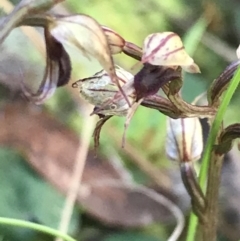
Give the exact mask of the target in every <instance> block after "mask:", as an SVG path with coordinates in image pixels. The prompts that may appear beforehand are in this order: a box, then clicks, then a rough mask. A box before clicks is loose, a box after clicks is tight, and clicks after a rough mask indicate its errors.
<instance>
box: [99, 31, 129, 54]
mask: <svg viewBox="0 0 240 241" xmlns="http://www.w3.org/2000/svg"><path fill="white" fill-rule="evenodd" d="M102 29H103V31H104V33H105V35H106V36H107V41H108V44H109V46H110V50H111V54H118V53H121V52H122V50H123V47H124V45H125V40H124V38H122V37H121V36H120V35H119V34H118V33H117V32H115V31H114V30H112V29H110V28H108V27H105V26H102Z"/></svg>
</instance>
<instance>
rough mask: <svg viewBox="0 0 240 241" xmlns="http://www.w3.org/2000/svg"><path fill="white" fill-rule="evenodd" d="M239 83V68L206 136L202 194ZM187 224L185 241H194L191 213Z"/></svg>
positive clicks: (201, 184)
mask: <svg viewBox="0 0 240 241" xmlns="http://www.w3.org/2000/svg"><path fill="white" fill-rule="evenodd" d="M239 82H240V68H238V69H237V71H236V73H235V75H234V77H233V79H232V80H231V81H230V83H229V87H228V89H227V90H226V92H225V94H224V97H223V99H222V102H221V104H220V106H219V109H218V112H217V114H216V117H215V119H214V121H213V124H212V128H211V130H210V133H209V136H208V139H207V143H206V146H205V151H204V154H203V158H202V165H201V170H200V175H199V184H200V187H201V188H202V190H203V192H204V193H205V191H206V182H207V174H208V167H209V160H210V157H211V152H212V148H213V146H214V144H215V141H216V139H217V135H218V131H219V129H220V127H221V123H222V120H223V116H224V114H225V112H226V109H227V107H228V104H229V102H230V100H231V98H232V96H233V94H234V92H235V91H236V88H237V86H238V84H239ZM213 172H214V170H213ZM210 178H211V176H210ZM213 178H214V177H213ZM210 184H211V181H210ZM211 185H212V184H211ZM207 201H208V202H209V201H210V203H211V200H207ZM214 215H215V214H214ZM189 222H190V223H189V226H188V234H187V239H186V241H195V233H196V230H197V225H198V220H197V218H196V216H195V215H194V214H193V213H191V216H190V221H189ZM208 240H209V239H208Z"/></svg>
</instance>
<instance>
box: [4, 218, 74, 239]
mask: <svg viewBox="0 0 240 241" xmlns="http://www.w3.org/2000/svg"><path fill="white" fill-rule="evenodd" d="M0 225H7V226H14V227H21V228H28V229H32V230H35V231H38V232H42V233H46V234H49V235H51V236H54V237H59V238H62V239H64V240H66V241H76V240H75V239H73V238H72V237H70V236H69V235H67V234H65V233H62V232H60V231H58V230H56V229H53V228H49V227H47V226H44V225H40V224H36V223H32V222H28V221H24V220H19V219H14V218H3V217H0Z"/></svg>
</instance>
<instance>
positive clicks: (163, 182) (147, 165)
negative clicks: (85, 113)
mask: <svg viewBox="0 0 240 241" xmlns="http://www.w3.org/2000/svg"><path fill="white" fill-rule="evenodd" d="M108 135H109V137H111V139H112V140H113V141H114V142H115V143H116V144H117V145H118V146H120V145H121V143H120V141H118V137H117V135H116V134H115V132H114V128H113V127H112V126H111V125H110V124H109V125H108ZM123 151H124V152H125V153H126V154H127V155H129V156H130V157H131V160H132V161H133V162H134V163H135V164H136V165H137V166H138V167H139V168H140V169H141V170H142V171H143V172H144V173H146V174H147V175H148V176H149V177H150V178H151V179H152V180H153V181H154V182H155V183H156V184H157V185H158V186H159V187H161V188H163V189H164V190H170V189H171V188H172V181H171V180H170V177H169V176H168V175H167V174H166V173H165V172H164V171H160V170H159V169H157V168H156V166H154V165H153V164H151V162H149V161H148V160H147V159H146V158H144V157H143V155H141V154H139V151H137V150H136V149H135V148H134V147H133V146H132V145H131V144H129V143H127V145H126V146H125V147H124V149H123Z"/></svg>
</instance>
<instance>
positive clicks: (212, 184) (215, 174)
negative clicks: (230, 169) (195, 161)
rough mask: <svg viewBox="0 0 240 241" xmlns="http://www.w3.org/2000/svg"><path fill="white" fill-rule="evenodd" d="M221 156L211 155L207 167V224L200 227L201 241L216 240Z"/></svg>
mask: <svg viewBox="0 0 240 241" xmlns="http://www.w3.org/2000/svg"><path fill="white" fill-rule="evenodd" d="M222 163H223V155H221V156H220V155H216V154H215V153H213V154H212V158H211V161H210V165H209V178H208V186H207V193H206V199H207V200H208V204H207V209H206V212H205V218H206V220H207V224H206V225H204V226H202V235H203V240H209V241H216V240H217V223H218V222H217V221H218V220H217V218H218V216H217V214H218V191H219V185H220V179H221V170H222Z"/></svg>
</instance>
